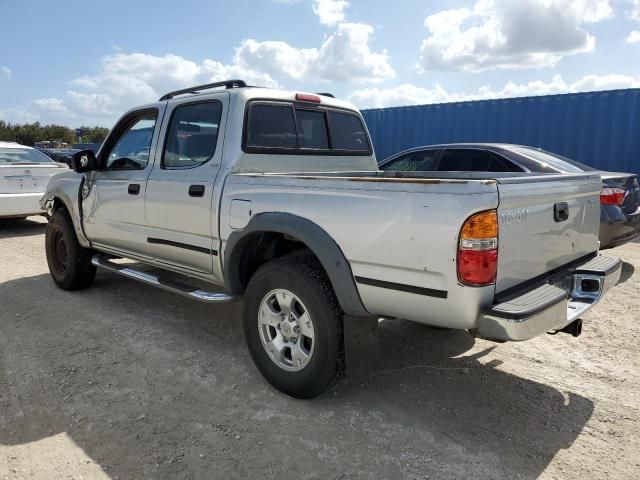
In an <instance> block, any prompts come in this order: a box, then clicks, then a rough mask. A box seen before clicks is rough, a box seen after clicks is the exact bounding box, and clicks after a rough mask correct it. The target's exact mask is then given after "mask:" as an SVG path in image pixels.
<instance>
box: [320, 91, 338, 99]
mask: <svg viewBox="0 0 640 480" xmlns="http://www.w3.org/2000/svg"><path fill="white" fill-rule="evenodd" d="M316 95H320V96H321V97H331V98H336V96H335V95H334V94H333V93H321V92H318V93H316Z"/></svg>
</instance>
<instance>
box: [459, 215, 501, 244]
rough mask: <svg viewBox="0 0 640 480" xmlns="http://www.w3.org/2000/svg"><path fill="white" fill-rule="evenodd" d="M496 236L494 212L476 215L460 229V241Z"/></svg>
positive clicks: (496, 226)
mask: <svg viewBox="0 0 640 480" xmlns="http://www.w3.org/2000/svg"><path fill="white" fill-rule="evenodd" d="M497 236H498V215H497V213H496V211H495V210H488V211H486V212H480V213H476V214H475V215H472V216H471V217H469V219H468V220H467V221H466V222H465V224H464V226H463V227H462V231H461V232H460V239H461V240H464V239H471V238H473V239H483V238H495V237H497Z"/></svg>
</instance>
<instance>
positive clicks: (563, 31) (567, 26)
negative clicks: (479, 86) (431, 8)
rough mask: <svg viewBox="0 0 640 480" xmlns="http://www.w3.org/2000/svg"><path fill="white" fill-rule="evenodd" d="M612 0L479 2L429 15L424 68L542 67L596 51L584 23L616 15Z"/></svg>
mask: <svg viewBox="0 0 640 480" xmlns="http://www.w3.org/2000/svg"><path fill="white" fill-rule="evenodd" d="M612 13H613V10H612V8H611V5H610V0H518V1H517V2H516V1H513V0H478V1H477V2H476V3H475V4H474V5H473V7H472V8H471V9H470V8H460V9H452V10H444V11H441V12H438V13H436V14H433V15H430V16H428V17H427V18H426V19H425V27H426V28H427V30H428V31H429V34H430V35H429V36H428V37H427V38H426V39H425V40H423V42H422V46H421V48H420V52H421V55H420V64H419V66H420V68H421V69H422V70H466V71H476V72H477V71H482V70H489V69H516V68H534V67H535V68H540V67H549V66H553V65H555V64H556V63H557V62H558V61H559V60H560V59H562V58H563V57H564V56H567V55H573V54H576V53H581V52H589V51H592V50H593V49H594V47H595V37H593V36H592V35H591V34H589V33H588V32H587V31H586V30H585V29H584V28H583V27H584V26H585V25H586V24H590V23H596V22H599V21H602V20H604V19H605V18H608V17H610V16H611V15H612Z"/></svg>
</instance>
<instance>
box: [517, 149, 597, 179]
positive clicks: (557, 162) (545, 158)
mask: <svg viewBox="0 0 640 480" xmlns="http://www.w3.org/2000/svg"><path fill="white" fill-rule="evenodd" d="M509 150H512V151H514V152H516V153H518V154H520V155H523V156H524V157H526V158H527V159H528V160H530V162H523V163H525V167H527V168H528V169H529V170H531V171H532V172H549V171H553V172H561V173H581V172H594V171H596V169H595V168H593V167H590V166H588V165H584V164H582V163H580V162H576V161H575V160H571V159H570V158H566V157H563V156H562V155H557V154H555V153H551V152H547V151H545V150H538V149H537V148H530V147H509Z"/></svg>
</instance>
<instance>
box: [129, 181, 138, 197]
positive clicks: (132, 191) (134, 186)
mask: <svg viewBox="0 0 640 480" xmlns="http://www.w3.org/2000/svg"><path fill="white" fill-rule="evenodd" d="M127 192H129V195H138V194H139V193H140V184H139V183H130V184H129V187H128V188H127Z"/></svg>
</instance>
